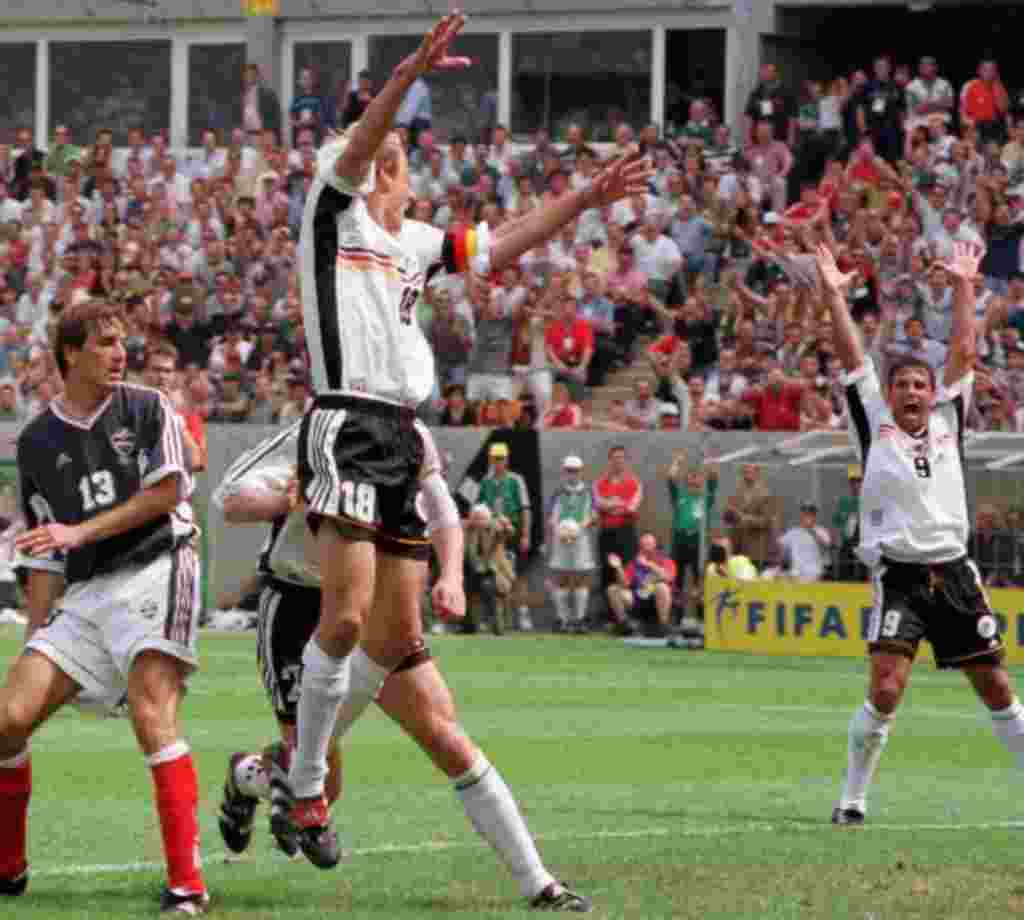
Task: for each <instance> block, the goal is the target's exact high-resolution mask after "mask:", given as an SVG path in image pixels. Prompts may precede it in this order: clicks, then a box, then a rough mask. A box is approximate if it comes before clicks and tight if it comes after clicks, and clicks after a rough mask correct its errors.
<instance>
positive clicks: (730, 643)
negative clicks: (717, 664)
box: [704, 578, 1024, 662]
mask: <svg viewBox="0 0 1024 920" xmlns="http://www.w3.org/2000/svg"><path fill="white" fill-rule="evenodd" d="M988 597H989V602H990V603H991V604H992V607H993V609H994V610H995V612H996V618H997V619H998V620H999V630H1000V632H1001V633H1002V635H1003V641H1004V642H1005V643H1006V655H1007V661H1009V662H1024V590H1020V589H1010V588H990V589H988ZM871 603H872V595H871V587H870V585H867V584H839V583H836V582H816V583H812V584H807V583H801V582H794V581H733V580H729V579H724V578H708V579H707V580H706V581H705V584H704V645H705V647H707V648H709V649H719V650H720V651H723V652H751V653H753V654H757V655H808V656H815V657H818V656H832V657H837V658H860V657H862V656H863V655H864V654H865V651H866V642H867V638H866V637H867V631H868V623H869V622H870V619H871ZM921 654H922V655H924V656H926V657H928V658H930V657H931V648H930V646H928V645H927V643H925V644H924V646H923V647H922V650H921Z"/></svg>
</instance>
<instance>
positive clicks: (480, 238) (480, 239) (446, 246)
mask: <svg viewBox="0 0 1024 920" xmlns="http://www.w3.org/2000/svg"><path fill="white" fill-rule="evenodd" d="M438 261H439V262H440V263H441V267H443V268H444V269H445V270H446V271H447V272H448V273H449V274H452V275H457V274H460V273H462V272H465V271H470V270H472V271H473V272H475V273H476V274H478V275H487V274H489V273H490V271H491V230H490V227H488V226H487V224H485V223H483V222H481V223H479V224H477V225H476V226H475V227H470V226H467V225H458V226H454V227H452V228H450V229H449V230H448V231H447V232H445V234H444V238H443V240H442V244H441V253H440V258H439V260H438Z"/></svg>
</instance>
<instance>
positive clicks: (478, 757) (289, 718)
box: [213, 425, 592, 913]
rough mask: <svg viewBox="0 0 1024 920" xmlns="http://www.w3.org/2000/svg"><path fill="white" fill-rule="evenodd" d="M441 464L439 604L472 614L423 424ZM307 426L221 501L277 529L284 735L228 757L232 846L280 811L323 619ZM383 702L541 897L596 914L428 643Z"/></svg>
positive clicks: (229, 477) (232, 516)
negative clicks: (303, 471) (568, 881)
mask: <svg viewBox="0 0 1024 920" xmlns="http://www.w3.org/2000/svg"><path fill="white" fill-rule="evenodd" d="M417 429H418V430H419V431H420V433H421V435H422V436H423V440H424V455H425V457H426V465H427V467H428V468H429V469H430V470H431V472H430V473H429V474H428V475H427V476H425V477H424V478H423V481H422V483H421V484H420V491H419V495H418V496H417V499H416V507H417V510H418V513H419V515H420V518H421V520H422V522H423V528H424V531H425V532H426V534H427V535H428V536H429V538H430V540H431V542H432V543H433V546H434V549H435V552H436V553H437V560H438V567H439V574H438V578H437V581H436V582H435V584H434V587H433V589H432V591H431V596H432V598H433V600H434V603H435V605H436V606H438V607H444V608H446V609H448V611H449V613H450V615H451V616H453V617H458V616H461V615H463V614H464V613H465V609H466V599H465V593H464V591H463V587H462V574H463V531H462V522H461V521H460V520H459V513H458V509H457V508H456V506H455V502H454V500H453V499H452V497H451V493H450V492H449V491H448V486H447V484H446V483H445V480H444V477H443V476H442V474H441V462H440V457H439V456H438V453H437V448H436V446H435V445H434V440H433V438H432V437H431V435H430V432H429V431H427V429H426V428H425V427H423V426H421V425H417ZM297 439H298V431H297V426H293V427H292V428H290V429H288V430H286V431H284V432H282V433H279V434H277V435H274V436H273V437H271V438H269V439H267V440H266V441H264V442H263V443H262V444H259V445H257V446H256V447H255V448H253V449H252V450H250V451H248V452H246V453H245V454H243V455H242V456H241V457H239V458H238V460H236V461H235V463H233V464H232V466H231V467H230V468H229V470H228V471H227V473H226V474H225V476H224V479H223V481H222V482H221V484H220V485H219V486H218V487H217V489H216V490H215V491H214V493H213V501H214V504H216V505H217V506H218V507H219V508H220V509H221V510H222V511H223V512H224V517H225V520H227V521H228V522H229V523H253V522H257V521H264V522H266V523H268V524H269V525H270V533H269V535H268V538H267V542H266V543H265V545H264V548H263V552H262V554H261V558H260V563H259V570H260V574H261V576H262V579H263V589H262V591H261V593H260V620H259V632H258V642H257V646H258V656H259V662H260V674H261V676H262V678H263V685H264V687H265V688H266V690H267V694H268V696H269V697H270V700H271V704H272V706H273V708H274V713H275V715H276V717H277V721H278V725H279V727H280V733H281V739H282V742H283V743H280V744H273V745H271V746H270V747H268V748H267V749H265V750H264V752H263V754H262V755H260V754H247V753H238V754H235V755H233V756H232V757H231V759H230V761H229V763H228V775H227V779H226V781H225V783H224V801H223V802H222V804H221V808H220V815H219V824H220V831H221V836H222V837H223V838H224V843H225V844H226V845H227V847H228V849H230V850H232V851H234V852H236V853H240V852H242V851H244V850H245V849H247V847H248V846H249V842H250V840H251V838H252V825H253V816H254V813H255V811H256V806H257V804H258V802H259V800H260V799H264V800H268V799H269V800H270V802H271V809H272V814H273V811H274V810H275V809H276V808H277V807H278V801H277V800H278V793H279V790H280V787H281V783H282V780H283V778H284V772H283V771H284V770H285V769H287V763H288V761H289V759H290V756H291V751H292V750H293V749H294V744H295V715H296V710H297V708H298V704H297V701H298V700H299V699H300V698H301V687H302V651H303V648H304V646H305V645H306V643H307V642H308V641H309V638H310V636H312V634H313V631H314V630H315V629H316V626H317V619H318V614H319V610H320V581H321V579H320V573H319V571H318V569H317V565H316V559H315V558H310V550H311V549H312V547H311V546H310V540H309V532H308V530H307V528H306V523H305V515H304V507H303V502H302V501H301V500H300V499H299V497H298V495H297V491H296V488H295V486H296V483H295V479H294V465H295V463H294V457H295V445H296V441H297ZM376 701H377V704H378V705H379V706H380V708H381V709H382V710H384V712H386V713H387V714H388V716H390V717H391V718H392V719H394V721H395V722H396V723H397V724H398V725H399V726H400V727H401V728H402V730H403V731H404V732H405V733H406V734H407V735H408V736H409V737H410V738H412V740H414V741H415V742H416V743H417V744H418V745H419V746H420V747H421V748H422V749H423V751H424V752H425V753H426V754H427V756H428V757H430V759H431V761H432V762H433V763H434V765H435V766H436V767H437V768H438V769H439V770H441V772H442V773H444V774H445V776H447V777H448V779H449V780H450V781H451V783H452V787H453V789H454V791H455V794H456V796H458V798H459V800H460V802H461V803H462V807H463V809H464V810H465V812H466V816H467V817H468V818H469V820H470V823H471V824H472V825H473V827H474V828H475V829H476V831H477V832H478V833H479V834H480V835H481V836H482V837H483V838H484V839H485V840H486V841H487V842H488V844H490V846H491V848H492V849H493V850H494V852H495V853H496V854H497V856H498V857H499V858H500V859H501V861H502V862H503V863H504V864H505V865H506V866H507V867H508V869H509V871H510V872H511V873H512V875H513V877H514V878H515V880H516V882H517V883H518V885H519V889H520V891H521V892H522V894H523V895H524V897H526V898H527V900H528V902H529V905H530V906H531V907H532V908H534V909H536V910H546V911H558V912H569V913H589V912H590V910H591V908H592V904H591V901H590V898H588V897H585V896H583V895H579V894H576V893H575V892H573V891H571V890H569V889H568V888H567V887H566V886H565V885H563V884H562V883H561V882H559V881H557V880H556V879H555V878H554V876H553V875H552V874H551V873H550V872H549V871H548V869H547V868H546V867H545V865H544V863H543V861H542V860H541V858H540V855H539V853H538V852H537V846H536V844H535V842H534V840H533V837H532V835H531V834H530V830H529V828H528V827H527V825H526V821H525V820H524V818H523V815H522V813H521V812H520V811H519V808H518V806H517V805H516V801H515V798H514V797H513V796H512V792H511V791H510V790H509V788H508V786H507V785H506V784H505V781H504V779H503V778H502V776H501V774H500V773H499V772H498V769H497V767H495V766H494V765H492V764H491V763H490V762H489V761H488V759H487V757H486V756H485V755H484V754H483V752H482V751H481V750H480V749H479V748H478V747H477V746H476V744H474V742H473V740H472V739H471V738H470V737H469V735H468V734H467V733H466V731H465V729H464V728H463V727H462V726H461V725H460V724H459V721H458V716H457V714H456V709H455V700H454V699H453V697H452V694H451V691H450V690H449V689H448V685H447V684H446V683H445V679H444V677H443V676H442V674H441V670H440V668H439V667H438V666H437V664H436V663H435V661H434V660H433V659H432V657H431V654H430V649H429V648H428V647H427V645H426V643H425V642H423V641H422V640H421V641H420V644H419V647H418V648H417V649H415V650H414V651H412V652H410V654H409V655H407V656H406V658H405V659H404V660H403V661H402V662H400V663H399V664H398V666H397V667H396V668H395V669H394V670H393V671H392V672H391V673H390V674H389V675H388V677H387V679H386V680H385V681H384V684H383V686H382V687H381V689H380V692H379V693H378V694H377V698H376ZM328 764H329V771H328V774H327V781H326V788H325V792H326V795H327V799H328V804H330V803H331V802H333V801H334V800H336V799H337V798H338V796H339V795H340V793H341V759H340V757H339V752H338V745H337V741H334V742H332V744H331V746H330V748H329V758H328ZM272 826H273V827H275V829H276V831H277V835H276V836H277V842H278V845H279V846H280V847H281V849H282V850H284V852H286V853H288V854H290V855H291V854H294V853H295V852H296V851H297V850H298V841H297V840H296V839H295V837H294V835H289V834H281V833H280V831H281V830H282V828H281V826H280V825H279V824H276V823H273V822H272Z"/></svg>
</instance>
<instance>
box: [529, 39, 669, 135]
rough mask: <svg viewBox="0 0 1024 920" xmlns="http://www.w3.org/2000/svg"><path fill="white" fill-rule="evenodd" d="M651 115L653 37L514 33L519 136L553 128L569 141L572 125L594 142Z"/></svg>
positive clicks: (553, 130) (554, 132)
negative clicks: (620, 125) (624, 124)
mask: <svg viewBox="0 0 1024 920" xmlns="http://www.w3.org/2000/svg"><path fill="white" fill-rule="evenodd" d="M650 117H651V33H650V32H586V33H579V32H537V33H525V34H520V35H513V36H512V131H513V133H514V134H516V135H517V136H520V135H528V134H531V133H532V132H534V131H536V130H537V129H538V128H541V127H545V128H547V129H548V130H549V131H551V133H552V136H553V137H555V138H562V137H564V135H565V129H566V127H567V126H568V125H570V124H572V123H574V122H575V123H579V124H581V125H582V126H583V128H584V130H585V132H586V135H587V137H588V138H589V139H590V140H592V141H607V140H611V139H612V133H613V131H614V126H615V125H616V124H618V123H619V122H621V121H625V122H627V123H629V124H631V125H632V126H633V127H634V128H640V127H642V126H643V125H644V124H645V123H646V122H648V121H649V120H650Z"/></svg>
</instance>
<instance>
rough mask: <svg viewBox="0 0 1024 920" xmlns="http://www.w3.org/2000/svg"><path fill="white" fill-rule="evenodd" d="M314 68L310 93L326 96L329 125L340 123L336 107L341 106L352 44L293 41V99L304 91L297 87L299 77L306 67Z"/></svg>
mask: <svg viewBox="0 0 1024 920" xmlns="http://www.w3.org/2000/svg"><path fill="white" fill-rule="evenodd" d="M307 67H308V68H310V69H312V71H313V76H314V79H315V84H314V85H315V89H314V90H313V94H314V95H317V96H324V97H326V99H327V107H328V109H329V112H328V124H329V125H331V126H335V127H337V126H339V125H340V123H341V113H340V112H338V111H337V108H338V106H342V107H343V106H344V104H345V97H346V96H347V94H348V91H349V89H350V88H351V87H350V86H349V81H350V80H352V79H354V76H355V75H354V74H353V73H352V45H351V44H350V43H349V42H296V43H295V72H294V73H293V74H292V99H298V98H299V96H301V95H302V94H303V90H302V89H301V88H300V87H299V76H300V75H301V74H302V71H303V70H305V69H306V68H307Z"/></svg>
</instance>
